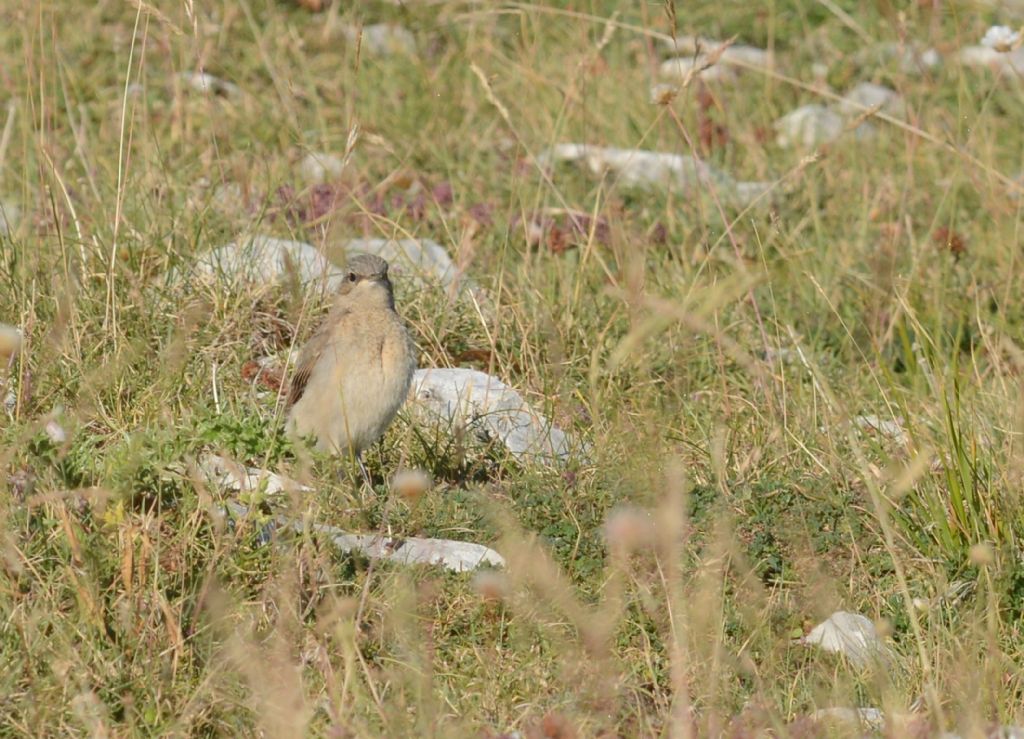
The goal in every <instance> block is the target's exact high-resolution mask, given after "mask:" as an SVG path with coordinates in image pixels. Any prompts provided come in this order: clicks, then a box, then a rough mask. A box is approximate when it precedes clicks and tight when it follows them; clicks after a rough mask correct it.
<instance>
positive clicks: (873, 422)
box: [853, 416, 910, 444]
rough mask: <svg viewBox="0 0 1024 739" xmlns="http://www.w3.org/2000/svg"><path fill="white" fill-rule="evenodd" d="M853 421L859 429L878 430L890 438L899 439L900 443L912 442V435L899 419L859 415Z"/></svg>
mask: <svg viewBox="0 0 1024 739" xmlns="http://www.w3.org/2000/svg"><path fill="white" fill-rule="evenodd" d="M853 423H854V424H855V425H856V426H857V428H859V429H862V430H865V431H874V432H877V433H879V434H881V435H882V436H884V437H886V438H888V439H892V440H893V441H898V442H899V443H900V444H909V443H910V435H909V434H908V433H907V432H906V431H905V430H904V429H903V426H902V425H901V424H900V423H899V422H898V421H887V420H886V419H884V418H879V417H878V416H857V417H855V418H854V419H853Z"/></svg>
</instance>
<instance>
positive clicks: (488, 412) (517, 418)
mask: <svg viewBox="0 0 1024 739" xmlns="http://www.w3.org/2000/svg"><path fill="white" fill-rule="evenodd" d="M410 394H411V400H412V401H413V403H414V404H415V405H416V406H418V407H419V408H421V409H425V410H426V411H427V412H428V414H429V416H431V417H432V418H433V420H434V421H435V422H439V423H441V424H443V425H444V426H446V427H449V426H455V427H458V426H462V425H465V426H467V427H469V428H471V429H474V430H476V431H477V432H478V433H479V435H480V436H481V437H483V438H484V439H497V440H499V441H500V442H501V443H502V444H504V445H505V447H506V448H507V449H508V450H509V451H510V452H511V453H512V455H513V456H514V457H516V458H517V459H538V460H541V461H554V460H565V459H567V458H568V457H569V455H570V452H571V444H570V440H569V437H568V436H566V434H565V433H564V432H563V431H562V430H561V429H559V428H557V427H556V426H554V425H553V424H552V423H551V422H550V421H549V420H548V419H547V418H545V417H544V416H542V415H541V414H540V413H537V412H536V411H534V410H533V409H532V408H531V407H530V406H529V404H527V402H526V401H525V400H524V399H523V397H522V396H521V395H520V394H519V393H518V392H516V391H515V390H513V389H512V388H511V387H509V386H508V385H506V384H505V383H503V382H502V381H501V380H499V379H498V378H496V377H492V376H490V375H488V374H486V373H484V372H478V371H477V370H471V369H462V368H458V369H438V368H433V369H421V370H416V373H415V375H414V376H413V380H412V389H411V391H410Z"/></svg>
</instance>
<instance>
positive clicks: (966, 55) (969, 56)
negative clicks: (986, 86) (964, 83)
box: [956, 46, 1024, 74]
mask: <svg viewBox="0 0 1024 739" xmlns="http://www.w3.org/2000/svg"><path fill="white" fill-rule="evenodd" d="M956 58H957V61H958V62H960V64H962V65H963V66H965V67H976V68H977V67H988V68H989V69H991V70H993V71H997V72H998V71H1002V70H1005V71H1007V72H1014V73H1017V74H1024V47H1020V48H1017V49H1014V50H1013V51H1009V52H1003V51H996V50H995V49H991V48H989V47H987V46H965V47H964V48H962V49H960V53H959V54H957V57H956Z"/></svg>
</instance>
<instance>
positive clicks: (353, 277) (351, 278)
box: [348, 272, 356, 282]
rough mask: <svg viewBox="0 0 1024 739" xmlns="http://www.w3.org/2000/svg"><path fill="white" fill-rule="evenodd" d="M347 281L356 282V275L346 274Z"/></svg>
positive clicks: (352, 273)
mask: <svg viewBox="0 0 1024 739" xmlns="http://www.w3.org/2000/svg"><path fill="white" fill-rule="evenodd" d="M348 281H349V282H355V281H356V273H355V272H349V273H348Z"/></svg>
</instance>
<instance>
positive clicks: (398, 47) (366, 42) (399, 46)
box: [342, 23, 416, 56]
mask: <svg viewBox="0 0 1024 739" xmlns="http://www.w3.org/2000/svg"><path fill="white" fill-rule="evenodd" d="M360 31H361V32H362V41H361V47H360V50H361V51H362V52H364V53H366V54H369V55H371V56H390V55H392V54H408V55H409V56H414V55H415V54H416V37H415V36H413V35H412V33H411V32H410V31H409V29H407V28H404V27H402V26H399V25H396V24H394V23H373V24H371V25H368V26H362V27H359V26H345V27H344V28H342V33H343V34H344V36H345V38H346V39H347V40H348V41H349V42H350V43H352V44H355V43H356V42H357V40H359V36H360Z"/></svg>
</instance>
